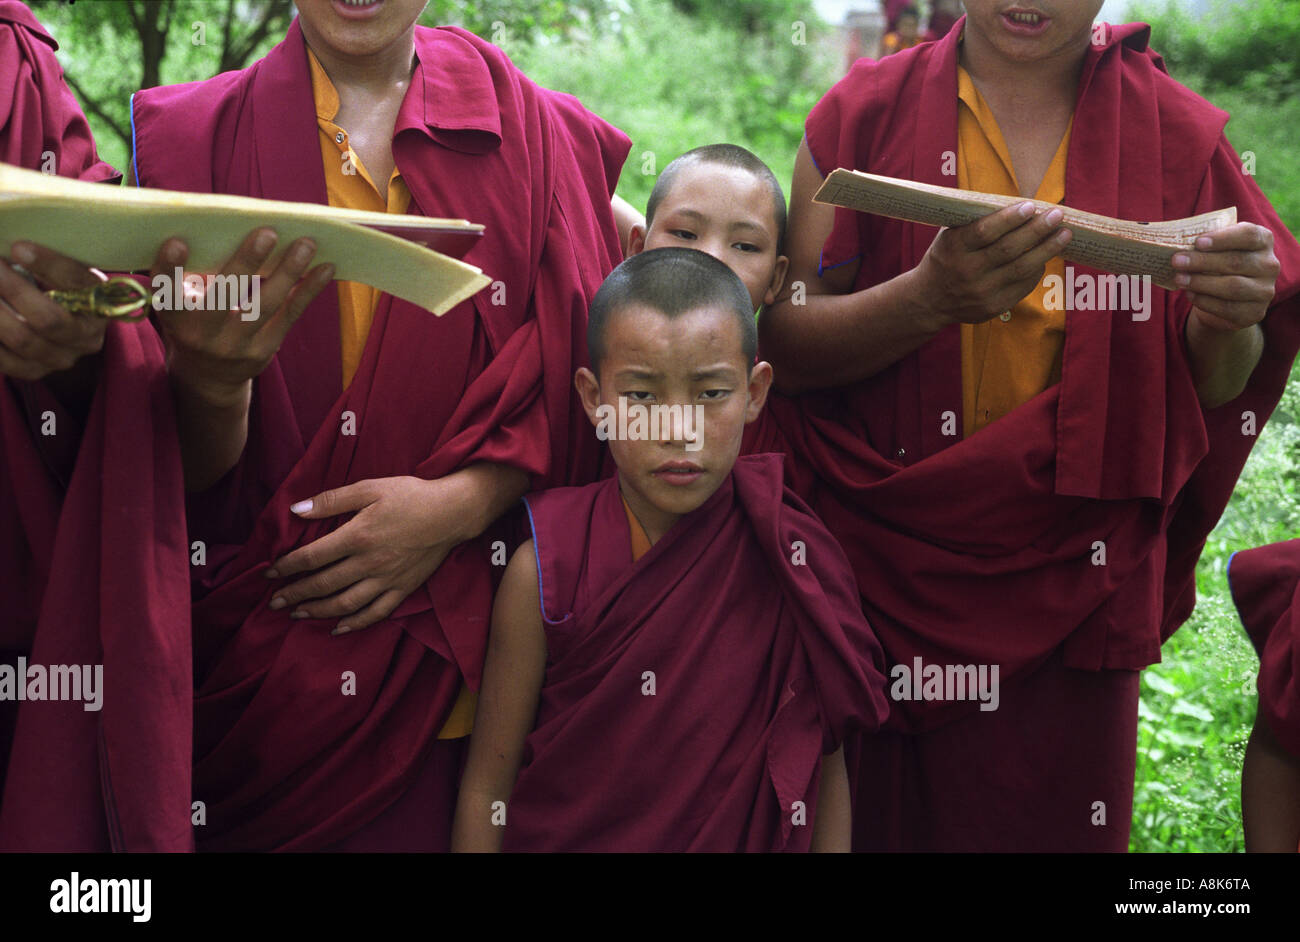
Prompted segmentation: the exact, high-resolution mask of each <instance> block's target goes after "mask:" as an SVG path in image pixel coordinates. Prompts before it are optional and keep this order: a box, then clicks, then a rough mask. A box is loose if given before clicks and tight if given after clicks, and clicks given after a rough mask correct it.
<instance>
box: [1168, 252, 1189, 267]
mask: <svg viewBox="0 0 1300 942" xmlns="http://www.w3.org/2000/svg"><path fill="white" fill-rule="evenodd" d="M1169 264H1170V265H1173V266H1174V267H1175V268H1186V267H1187V266H1188V265H1190V264H1192V257H1191V256H1190V255H1187V254H1185V253H1183V252H1179V253H1178V254H1177V255H1175V256H1174V257H1173V258H1171V259H1170V260H1169Z"/></svg>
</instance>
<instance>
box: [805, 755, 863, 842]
mask: <svg viewBox="0 0 1300 942" xmlns="http://www.w3.org/2000/svg"><path fill="white" fill-rule="evenodd" d="M852 844H853V809H852V803H851V802H850V800H849V773H848V770H847V769H846V768H845V766H844V747H843V746H840V748H839V749H837V750H835V751H834V752H833V753H831V754H830V755H828V756H822V779H821V785H820V787H819V788H818V791H817V816H816V818H814V819H813V837H812V847H811V850H812V852H813V853H815V854H827V853H844V854H846V853H848V852H849V851H850V850H852Z"/></svg>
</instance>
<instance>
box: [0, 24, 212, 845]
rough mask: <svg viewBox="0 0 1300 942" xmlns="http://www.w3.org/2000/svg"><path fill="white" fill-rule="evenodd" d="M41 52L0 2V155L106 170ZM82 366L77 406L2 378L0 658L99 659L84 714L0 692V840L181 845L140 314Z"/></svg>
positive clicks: (171, 541)
mask: <svg viewBox="0 0 1300 942" xmlns="http://www.w3.org/2000/svg"><path fill="white" fill-rule="evenodd" d="M56 48H57V46H56V45H55V42H54V40H53V39H51V38H50V37H49V35H48V34H47V33H46V32H45V31H44V30H43V29H42V28H41V27H40V25H39V24H38V23H37V22H36V20H35V19H34V18H33V17H32V15H31V12H30V11H29V10H28V9H27V8H26V7H25V6H24V5H22V4H20V3H16V2H12V0H0V160H3V161H4V162H6V163H12V164H16V165H18V166H22V167H26V168H28V169H30V170H43V169H44V170H49V169H52V170H54V171H55V172H57V173H58V174H60V175H62V176H67V177H74V178H80V179H83V180H91V181H98V180H107V181H114V182H115V181H116V180H117V179H118V178H119V175H118V174H117V173H116V171H114V170H113V168H112V167H110V166H109V165H108V164H106V163H104V162H103V161H101V160H99V159H98V157H97V156H96V154H95V146H94V141H93V140H92V138H91V134H90V128H89V126H88V125H87V124H86V120H85V118H84V116H83V115H82V113H81V109H80V107H79V106H78V105H77V101H76V99H75V98H74V97H73V95H72V92H71V91H69V89H68V87H67V86H66V85H65V84H64V81H63V73H62V70H61V69H60V68H59V64H58V61H57V60H56V59H55V57H54V50H55V49H56ZM47 158H50V159H52V162H50V160H47ZM19 235H21V233H19ZM97 360H98V371H99V381H98V384H97V386H96V389H95V393H94V396H93V398H92V400H91V402H90V403H89V406H88V408H87V409H86V410H85V413H84V414H81V413H79V412H78V413H74V412H72V411H69V410H67V409H65V408H64V406H63V405H62V404H61V403H60V402H59V400H58V399H56V398H55V397H54V396H53V395H52V393H51V392H50V390H49V389H48V388H47V387H46V386H45V384H44V383H39V382H36V383H25V382H16V381H13V380H9V379H5V380H3V381H0V572H3V573H4V575H3V577H0V663H4V664H7V665H10V666H15V665H16V664H17V663H18V658H19V657H22V658H25V659H26V662H27V664H28V665H29V666H35V665H39V666H40V667H42V668H48V667H50V666H51V665H69V666H88V667H91V668H92V670H93V668H94V667H95V666H99V667H101V668H102V671H103V674H102V687H101V688H100V689H99V691H98V698H99V702H100V704H101V708H100V709H99V710H90V711H88V710H86V709H84V707H85V703H84V701H52V700H44V701H42V700H27V701H22V702H18V701H11V700H6V701H0V786H2V793H0V850H6V851H15V850H20V851H108V850H127V851H178V850H188V849H190V848H192V847H193V834H192V832H191V829H190V704H191V687H190V629H189V605H188V600H189V593H188V588H187V580H188V572H187V567H188V558H187V555H188V554H187V551H186V543H185V529H184V525H183V522H182V521H183V513H184V502H183V492H182V485H181V469H180V459H179V451H178V446H177V442H176V432H175V420H174V418H173V416H172V413H171V399H170V397H169V394H168V391H167V387H166V380H165V374H164V371H163V357H162V347H161V344H160V343H159V341H158V337H157V335H156V334H155V333H154V332H153V330H152V329H151V328H149V327H148V325H130V324H115V325H112V326H110V328H109V330H108V332H107V334H106V335H105V341H104V349H103V352H102V354H101V355H100V356H99V357H97ZM50 422H52V423H53V426H52V427H53V431H54V434H52V435H47V434H44V432H45V431H48V430H49V429H50V427H51V426H50V425H49V424H48V423H50ZM26 681H27V678H26V677H19V678H18V682H19V683H23V684H25V683H26ZM84 695H85V692H84V691H83V697H84ZM6 759H7V768H6Z"/></svg>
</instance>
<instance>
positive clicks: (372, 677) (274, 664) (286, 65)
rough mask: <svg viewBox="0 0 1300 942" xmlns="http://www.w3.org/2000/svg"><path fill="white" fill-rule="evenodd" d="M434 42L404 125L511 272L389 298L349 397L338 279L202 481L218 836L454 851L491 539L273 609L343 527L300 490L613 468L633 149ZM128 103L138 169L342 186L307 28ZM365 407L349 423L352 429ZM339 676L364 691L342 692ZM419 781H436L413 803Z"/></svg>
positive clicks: (431, 188) (201, 675) (277, 193)
mask: <svg viewBox="0 0 1300 942" xmlns="http://www.w3.org/2000/svg"><path fill="white" fill-rule="evenodd" d="M415 41H416V53H417V56H418V58H419V62H420V64H419V66H418V67H417V69H416V72H415V74H414V76H413V77H412V80H411V84H410V88H409V90H408V92H407V94H406V97H405V99H404V101H403V103H402V106H401V110H400V112H399V114H398V118H397V124H396V129H395V133H394V139H393V155H394V157H395V159H396V162H397V167H398V168H399V170H400V171H401V174H402V177H403V179H404V180H405V181H406V183H407V185H408V187H409V188H410V191H411V197H412V202H411V210H410V211H411V212H412V213H419V214H424V215H433V216H447V217H463V218H467V219H470V220H472V221H474V222H480V223H484V224H485V225H486V227H487V231H486V234H485V236H484V238H483V239H482V240H480V242H479V244H478V245H476V247H475V248H474V249H473V250H471V252H470V253H469V254H468V255H467V256H466V260H467V261H469V262H470V263H471V264H475V265H478V266H479V267H481V268H483V269H484V271H486V272H487V273H488V274H489V275H490V276H492V277H493V278H495V279H499V281H500V282H501V284H499V285H493V286H492V287H491V288H489V289H487V290H485V291H484V292H482V293H480V294H479V295H478V296H477V297H475V298H473V299H472V300H470V301H467V302H465V303H464V304H461V305H459V306H458V307H457V308H455V309H454V310H452V311H451V312H449V313H448V314H447V315H446V316H444V317H442V318H435V317H434V316H433V315H432V314H430V313H428V312H426V311H423V310H420V309H418V308H416V307H414V306H412V305H409V304H407V303H405V302H402V301H400V300H395V299H393V298H391V297H389V296H384V297H383V298H382V299H381V301H380V304H379V307H378V309H377V311H376V313H375V319H374V323H373V326H372V327H371V330H370V334H369V337H368V340H367V343H366V347H365V350H364V353H363V355H362V359H361V363H360V366H359V368H358V370H357V373H356V376H355V378H354V379H353V381H352V383H351V385H350V386H349V387H348V388H347V389H346V390H343V389H341V388H340V386H341V381H340V379H339V375H340V367H339V357H340V341H339V327H338V299H337V293H336V292H335V291H333V290H332V289H329V290H326V291H325V292H323V293H322V294H321V296H320V297H318V298H317V299H316V300H315V301H314V302H313V303H312V305H311V306H309V307H308V309H307V311H306V312H305V313H304V314H303V316H302V318H301V319H300V320H299V321H298V323H297V324H295V326H294V328H293V330H292V331H291V332H290V333H289V335H288V337H287V339H286V340H285V342H284V344H283V346H282V347H281V349H280V351H279V353H278V354H277V356H276V357H275V359H274V360H273V361H272V363H271V365H270V366H269V367H268V369H267V370H266V371H265V372H264V373H262V375H261V376H259V377H258V378H257V380H256V383H255V386H254V394H253V409H252V414H251V416H250V431H249V440H248V445H247V447H246V448H245V451H244V454H243V456H242V458H241V460H240V463H239V465H238V466H237V467H236V468H235V469H233V470H232V471H231V472H230V474H228V475H227V476H226V478H225V479H224V480H223V481H222V482H220V483H219V484H218V485H217V486H216V487H215V488H213V489H212V490H211V491H210V492H207V493H205V494H202V495H198V496H197V497H193V498H191V500H190V502H189V512H190V517H189V525H190V533H191V538H192V539H201V540H204V541H205V542H206V543H207V546H208V564H207V566H206V567H205V568H198V567H196V576H197V578H196V583H195V593H196V599H197V601H196V605H195V608H194V641H195V681H196V691H197V692H196V700H195V746H194V761H195V786H194V788H195V797H196V799H201V800H204V801H206V802H207V809H208V820H207V825H206V827H205V828H204V829H202V830H201V831H200V832H199V834H198V843H199V847H200V849H212V850H243V849H279V850H314V849H322V848H329V847H334V846H336V845H339V844H340V842H346V841H349V840H351V838H353V837H355V836H356V835H357V834H358V833H359V832H360V831H361V830H362V829H363V828H364V827H365V826H367V825H373V826H374V827H376V828H378V829H380V830H381V831H382V832H383V835H385V836H383V837H380V838H378V839H376V840H374V841H369V840H367V841H361V842H352V843H344V845H343V846H348V847H351V848H358V847H376V846H378V847H387V848H390V849H391V848H392V847H394V846H401V847H402V848H403V849H440V848H445V847H446V846H447V841H448V836H449V830H448V829H449V824H450V817H451V814H452V812H453V810H454V793H455V786H456V782H457V779H458V775H459V769H458V767H457V763H458V761H459V756H460V753H459V744H458V743H453V742H448V741H443V742H436V741H435V738H436V736H437V733H438V731H439V730H440V728H441V727H442V726H443V724H444V722H445V721H446V719H447V715H448V712H449V711H450V709H451V706H452V704H453V703H454V702H455V699H456V696H457V692H458V690H459V688H460V685H461V678H462V677H464V678H465V679H466V680H467V681H468V682H469V684H470V685H471V686H472V687H477V685H478V681H479V674H480V671H481V667H482V659H483V654H484V650H485V638H486V628H487V624H488V617H489V613H490V609H491V598H492V585H493V580H494V575H493V570H492V567H491V565H490V557H489V552H488V545H487V541H486V540H481V541H475V542H472V543H468V544H464V545H462V546H460V547H458V548H457V549H456V550H455V551H453V552H452V554H451V555H450V556H449V557H448V558H447V560H446V561H445V562H444V563H443V564H442V566H441V567H440V568H439V569H438V571H437V572H436V573H435V575H434V576H433V577H432V578H431V579H430V580H429V581H428V582H427V583H426V584H425V585H424V586H422V587H421V588H419V589H417V590H416V591H415V592H414V593H412V594H411V595H410V596H409V597H408V598H407V599H406V600H405V601H404V602H403V603H402V604H401V605H400V606H399V607H398V608H397V610H396V611H395V612H394V613H393V615H392V616H391V617H390V618H388V619H386V620H385V621H384V622H382V623H380V624H377V625H375V626H372V627H370V628H368V629H366V630H364V631H359V632H356V633H354V634H351V635H347V636H343V637H340V638H332V637H330V636H329V631H328V629H329V627H330V626H329V625H328V624H322V623H320V622H312V621H306V622H293V621H290V619H289V617H288V612H287V610H286V611H280V612H273V611H271V610H270V609H268V608H267V603H268V602H269V600H270V596H271V594H272V591H273V590H274V589H275V588H276V586H277V585H278V584H279V583H273V582H269V581H268V580H266V579H265V578H263V576H262V572H263V570H264V569H266V568H267V565H268V564H269V562H270V560H272V559H274V558H276V557H278V556H279V555H280V554H282V553H285V552H287V551H288V550H290V549H292V548H294V547H296V546H301V545H304V544H306V543H308V542H310V541H312V540H315V539H317V538H318V537H320V536H323V535H324V534H326V533H327V532H329V531H330V530H331V529H332V528H333V527H335V526H337V525H338V521H336V520H325V521H316V522H313V521H303V520H299V519H297V518H296V517H295V516H294V515H293V514H292V513H290V512H289V510H288V507H289V505H290V504H291V503H293V502H295V501H298V500H301V499H303V498H305V497H309V496H311V495H312V494H315V493H317V492H319V491H321V490H324V489H327V488H336V487H340V486H342V485H345V484H348V483H351V482H355V481H360V480H365V479H369V478H380V477H389V476H394V475H406V474H409V475H416V476H418V477H422V478H430V479H431V478H437V477H441V476H444V475H446V474H449V473H451V472H453V471H455V470H457V469H459V468H463V467H465V466H467V465H469V464H471V463H474V462H480V461H489V462H499V463H503V464H508V465H512V466H514V467H517V468H520V469H522V470H524V471H526V472H528V473H529V474H530V475H531V476H532V477H533V480H534V482H536V483H537V484H538V485H539V486H548V485H555V484H563V483H568V482H576V481H585V480H590V479H591V478H592V477H594V474H595V469H596V466H597V454H596V450H595V448H594V446H593V445H592V444H591V443H590V442H589V439H590V438H591V436H590V434H589V433H588V432H587V431H586V427H585V421H582V416H581V413H580V412H579V411H578V408H577V405H576V402H575V397H573V396H572V376H573V371H574V369H575V368H576V367H577V366H579V365H581V364H582V361H581V360H580V359H579V356H580V353H579V351H581V350H583V349H584V347H583V346H582V344H581V338H582V337H583V336H584V333H585V329H586V320H585V316H586V308H587V303H588V301H589V299H590V297H591V296H592V295H593V294H594V293H595V291H596V288H597V287H598V286H599V285H600V282H601V280H602V279H603V277H604V276H605V274H607V273H608V272H609V271H610V270H611V269H612V267H613V266H614V264H616V262H617V261H618V260H619V258H620V257H621V253H620V250H619V243H618V236H617V232H616V229H615V225H614V220H613V215H612V211H611V209H610V206H609V201H610V194H611V192H612V190H613V187H614V184H615V182H616V181H617V178H618V173H619V169H620V167H621V165H622V163H623V160H624V158H625V156H626V153H627V150H628V146H629V143H628V140H627V138H626V137H624V136H623V135H622V134H621V133H620V132H618V131H617V130H615V129H614V128H612V127H610V126H609V125H607V124H605V123H604V122H603V121H601V120H600V119H598V118H596V117H595V116H594V115H591V114H589V113H588V112H586V111H585V110H584V109H583V108H582V107H581V105H579V104H578V102H577V101H576V100H575V99H573V98H571V97H569V96H565V95H559V94H556V93H553V92H549V91H545V90H543V89H540V88H538V87H537V86H535V85H534V84H532V83H531V82H529V81H528V79H527V78H525V77H524V76H523V75H522V74H520V73H519V72H518V71H517V70H516V69H515V68H514V67H513V65H511V64H510V62H509V60H508V59H507V58H506V57H505V55H504V54H503V53H501V52H500V50H498V49H496V48H495V47H493V46H490V45H488V44H487V43H485V42H483V41H481V40H479V39H478V38H477V37H475V36H473V35H471V34H469V33H467V32H465V31H463V30H459V29H453V28H448V29H438V30H429V29H424V28H417V30H416V35H415ZM132 108H133V121H134V128H135V171H136V177H137V179H138V180H139V182H140V183H141V185H145V186H159V187H167V188H173V189H181V190H190V191H196V192H221V193H236V194H245V195H252V196H262V197H270V198H276V199H289V200H302V201H309V202H318V203H324V202H326V193H325V180H324V171H323V169H322V167H321V163H320V156H319V145H318V143H317V125H316V117H315V115H316V112H315V107H314V105H313V100H312V91H311V81H310V76H309V71H308V63H307V55H306V49H305V45H304V42H303V38H302V33H301V30H300V28H299V26H298V23H297V22H296V21H295V22H294V23H293V25H291V27H290V29H289V33H288V36H287V37H286V39H285V40H284V41H283V42H282V43H280V44H279V45H278V46H276V47H275V48H274V49H273V50H272V51H271V52H270V53H269V54H268V55H267V56H266V58H264V59H262V60H261V61H260V62H258V63H256V64H255V65H253V66H252V67H250V68H248V69H246V70H244V71H242V72H233V73H227V74H224V75H219V76H217V77H216V78H213V79H210V80H208V81H206V82H201V83H196V84H191V85H182V86H174V87H170V88H155V89H149V90H146V91H142V92H139V93H137V94H136V95H135V96H134V99H133V102H132ZM345 412H351V413H353V414H354V415H355V419H356V434H355V435H343V434H341V432H340V430H341V422H342V417H343V414H344V413H345ZM345 671H350V672H352V674H351V676H354V677H355V695H343V694H342V693H341V690H342V685H343V684H344V682H345V678H344V676H343V672H345ZM415 782H419V783H421V786H420V787H421V788H422V789H425V790H424V791H421V792H419V793H418V794H416V795H414V796H413V797H407V796H411V795H412V793H411V786H412V784H413V783H415ZM399 799H402V800H404V801H405V802H406V803H405V804H404V805H403V804H401V802H399ZM395 803H396V804H395ZM395 808H400V809H401V813H400V814H398V815H397V819H396V820H395V819H394V815H393V814H392V813H389V814H388V816H387V817H386V818H385V817H384V813H385V809H388V810H389V812H392V811H393V809H395ZM377 818H378V819H380V820H378V821H377V820H376V819H377ZM388 835H404V836H403V842H402V843H401V844H400V845H395V844H393V843H392V842H390V841H389V838H388Z"/></svg>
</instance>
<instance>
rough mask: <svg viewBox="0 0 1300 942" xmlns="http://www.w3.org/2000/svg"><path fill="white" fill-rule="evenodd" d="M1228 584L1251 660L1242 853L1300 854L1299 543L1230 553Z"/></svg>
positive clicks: (1242, 798) (1243, 784) (1280, 544)
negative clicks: (1254, 673) (1253, 697)
mask: <svg viewBox="0 0 1300 942" xmlns="http://www.w3.org/2000/svg"><path fill="white" fill-rule="evenodd" d="M1228 585H1229V586H1230V587H1231V588H1232V600H1233V601H1234V602H1235V603H1236V605H1237V611H1238V612H1239V613H1240V614H1241V622H1242V624H1243V625H1245V627H1246V633H1247V634H1248V635H1249V636H1250V640H1251V643H1253V644H1254V645H1255V650H1256V652H1257V653H1258V654H1259V677H1258V680H1257V687H1258V690H1259V699H1258V702H1257V705H1256V713H1255V728H1254V729H1253V730H1252V731H1251V734H1250V742H1249V743H1248V744H1247V746H1246V762H1245V765H1244V766H1243V768H1242V771H1241V815H1242V821H1243V823H1244V825H1245V829H1246V850H1247V851H1249V852H1264V853H1270V852H1272V853H1295V852H1296V851H1297V850H1298V849H1300V687H1298V686H1297V684H1298V683H1300V540H1288V541H1287V542H1285V543H1274V544H1272V545H1270V546H1260V547H1257V548H1256V549H1250V550H1243V551H1242V552H1240V553H1234V554H1233V555H1232V558H1231V559H1230V560H1229V561H1228Z"/></svg>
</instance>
